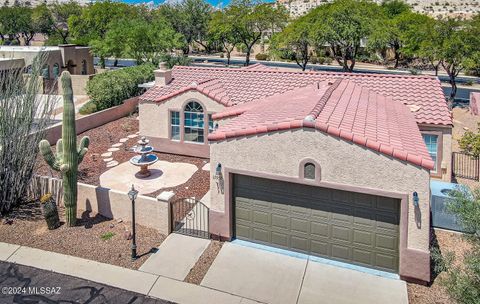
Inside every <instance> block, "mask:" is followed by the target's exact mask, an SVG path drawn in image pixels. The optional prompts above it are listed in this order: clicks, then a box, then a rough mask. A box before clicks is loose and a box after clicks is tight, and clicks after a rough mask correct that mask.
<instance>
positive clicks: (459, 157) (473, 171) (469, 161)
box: [452, 152, 480, 181]
mask: <svg viewBox="0 0 480 304" xmlns="http://www.w3.org/2000/svg"><path fill="white" fill-rule="evenodd" d="M479 165H480V161H479V158H478V157H474V156H471V155H469V154H466V153H460V152H453V153H452V174H453V176H454V177H460V178H466V179H472V180H476V181H478V180H479V177H480V176H479V173H480V172H479V169H480V167H479Z"/></svg>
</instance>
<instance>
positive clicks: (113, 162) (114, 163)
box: [107, 160, 118, 168]
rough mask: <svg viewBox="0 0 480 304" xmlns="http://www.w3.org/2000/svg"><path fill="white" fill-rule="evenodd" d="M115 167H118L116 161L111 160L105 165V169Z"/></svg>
mask: <svg viewBox="0 0 480 304" xmlns="http://www.w3.org/2000/svg"><path fill="white" fill-rule="evenodd" d="M116 165H118V162H117V161H116V160H113V161H111V162H108V163H107V168H111V167H115V166H116Z"/></svg>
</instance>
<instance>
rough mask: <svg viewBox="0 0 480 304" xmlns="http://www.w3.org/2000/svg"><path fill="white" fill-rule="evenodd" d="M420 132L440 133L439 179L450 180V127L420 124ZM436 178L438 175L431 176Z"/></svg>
mask: <svg viewBox="0 0 480 304" xmlns="http://www.w3.org/2000/svg"><path fill="white" fill-rule="evenodd" d="M419 128H420V132H422V131H426V132H438V133H441V135H442V162H441V167H442V168H443V169H442V176H441V179H442V180H443V181H446V182H450V181H451V180H452V128H451V127H438V126H431V125H422V126H420V127H419ZM433 178H438V179H440V177H433Z"/></svg>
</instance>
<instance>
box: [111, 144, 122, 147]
mask: <svg viewBox="0 0 480 304" xmlns="http://www.w3.org/2000/svg"><path fill="white" fill-rule="evenodd" d="M121 146H123V143H116V144H113V145H112V148H118V147H121Z"/></svg>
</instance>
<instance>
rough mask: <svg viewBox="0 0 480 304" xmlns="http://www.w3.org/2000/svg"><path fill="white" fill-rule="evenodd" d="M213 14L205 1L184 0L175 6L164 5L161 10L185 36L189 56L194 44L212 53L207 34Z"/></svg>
mask: <svg viewBox="0 0 480 304" xmlns="http://www.w3.org/2000/svg"><path fill="white" fill-rule="evenodd" d="M212 12H213V8H212V6H211V5H210V4H208V3H207V2H205V1H204V0H183V1H181V2H178V3H175V4H166V5H162V7H161V8H160V14H161V15H163V16H164V17H166V18H167V19H168V20H169V22H170V24H171V25H172V26H173V28H174V29H175V30H176V31H177V32H178V33H181V34H182V35H183V38H184V39H185V47H184V53H185V54H188V52H189V46H191V45H192V44H193V43H194V42H196V43H198V44H200V45H201V46H202V47H203V48H204V49H205V51H207V52H210V50H211V45H210V43H209V39H208V36H207V34H208V23H209V22H210V19H211V15H212Z"/></svg>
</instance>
